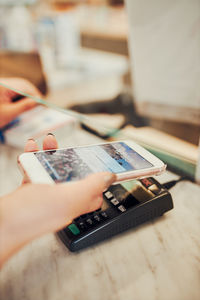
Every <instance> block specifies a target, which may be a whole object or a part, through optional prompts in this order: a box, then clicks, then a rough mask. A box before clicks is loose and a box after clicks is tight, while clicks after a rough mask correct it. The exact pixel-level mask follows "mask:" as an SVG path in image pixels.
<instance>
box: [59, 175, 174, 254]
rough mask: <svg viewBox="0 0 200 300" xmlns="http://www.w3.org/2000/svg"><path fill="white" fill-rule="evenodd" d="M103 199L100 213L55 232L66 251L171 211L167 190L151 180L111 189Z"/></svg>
mask: <svg viewBox="0 0 200 300" xmlns="http://www.w3.org/2000/svg"><path fill="white" fill-rule="evenodd" d="M103 199H104V200H103V205H102V207H101V209H99V210H97V211H95V212H92V213H88V214H85V215H82V216H80V217H79V218H77V219H75V220H74V221H73V222H72V223H71V224H69V225H68V226H67V227H66V228H64V229H63V230H61V231H59V232H58V235H59V237H60V238H61V240H62V241H63V243H64V244H65V245H66V246H67V247H68V248H69V250H71V251H78V250H81V249H83V248H86V247H89V246H91V245H94V244H96V243H99V242H101V241H103V240H105V239H108V238H110V237H113V236H114V235H116V234H118V233H121V232H123V231H126V230H128V229H130V228H133V227H135V226H137V225H139V224H142V223H144V222H146V221H149V220H151V219H153V218H156V217H159V216H162V215H163V214H164V213H165V212H167V211H168V210H170V209H172V208H173V202H172V197H171V195H170V193H169V192H168V190H167V189H165V188H164V187H163V186H162V185H161V184H160V183H159V182H157V181H156V180H155V179H154V178H152V177H150V178H144V179H141V180H132V181H127V182H123V183H120V184H117V185H112V186H110V187H109V189H108V190H107V191H105V192H104V194H103Z"/></svg>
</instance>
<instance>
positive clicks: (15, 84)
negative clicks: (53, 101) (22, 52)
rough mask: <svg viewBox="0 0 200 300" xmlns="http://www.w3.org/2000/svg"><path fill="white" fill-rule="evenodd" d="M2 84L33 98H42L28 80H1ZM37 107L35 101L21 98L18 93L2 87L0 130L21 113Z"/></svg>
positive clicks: (0, 93)
mask: <svg viewBox="0 0 200 300" xmlns="http://www.w3.org/2000/svg"><path fill="white" fill-rule="evenodd" d="M0 83H3V84H6V85H8V86H10V87H11V88H14V89H17V90H19V91H22V92H24V93H28V94H30V95H32V96H37V97H41V94H40V92H39V90H38V89H37V88H36V87H35V86H34V85H33V84H32V83H31V82H29V81H28V80H26V79H23V78H0ZM16 99H17V101H16ZM35 105H36V102H35V101H34V100H32V99H30V98H26V97H21V98H20V95H19V94H17V93H16V92H14V91H12V90H10V89H8V88H5V87H4V86H2V85H0V128H2V127H4V126H6V125H7V124H9V123H10V122H11V121H13V120H14V119H15V118H16V117H17V116H19V115H20V114H21V113H23V112H25V111H27V110H29V109H32V108H33V107H34V106H35Z"/></svg>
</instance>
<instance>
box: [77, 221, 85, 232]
mask: <svg viewBox="0 0 200 300" xmlns="http://www.w3.org/2000/svg"><path fill="white" fill-rule="evenodd" d="M78 227H79V228H80V229H81V231H85V230H86V229H87V226H86V225H85V223H84V222H79V223H78Z"/></svg>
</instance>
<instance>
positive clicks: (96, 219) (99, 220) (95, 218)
mask: <svg viewBox="0 0 200 300" xmlns="http://www.w3.org/2000/svg"><path fill="white" fill-rule="evenodd" d="M93 219H94V220H95V221H96V222H98V223H99V222H101V218H100V217H99V215H94V217H93Z"/></svg>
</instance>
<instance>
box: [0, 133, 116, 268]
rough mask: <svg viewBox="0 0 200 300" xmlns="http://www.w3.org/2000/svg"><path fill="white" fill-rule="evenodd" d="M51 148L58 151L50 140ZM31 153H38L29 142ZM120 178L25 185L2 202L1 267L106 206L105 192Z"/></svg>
mask: <svg viewBox="0 0 200 300" xmlns="http://www.w3.org/2000/svg"><path fill="white" fill-rule="evenodd" d="M47 139H48V143H49V145H48V147H47V145H46V144H45V143H44V144H45V145H44V148H45V149H47V148H55V143H56V141H55V138H54V137H53V136H48V137H47V138H46V140H47ZM26 150H27V151H35V150H37V145H36V144H35V142H34V141H33V140H29V142H28V144H27V146H26ZM114 181H116V175H114V174H112V173H108V172H103V173H97V174H94V175H90V176H89V177H87V178H86V179H83V180H80V181H77V182H71V183H62V184H53V185H50V184H49V185H48V184H29V183H27V184H24V185H22V186H21V187H20V188H19V189H18V190H16V191H15V192H13V193H11V194H9V195H6V196H4V197H3V198H2V199H0V245H1V246H0V265H2V264H3V263H4V262H5V261H6V260H7V259H8V258H9V257H10V256H11V255H13V254H14V253H15V252H16V251H18V250H19V249H20V248H21V247H22V246H24V245H25V244H27V243H28V242H30V241H31V240H33V239H35V238H36V237H39V236H41V235H43V234H45V233H49V232H55V231H57V230H59V229H61V228H63V227H65V226H66V225H67V224H68V223H70V222H71V220H73V219H74V218H76V217H78V216H80V215H82V214H85V213H87V212H91V211H94V210H96V209H98V208H99V207H101V205H102V200H103V199H102V192H103V191H104V190H105V189H107V188H108V187H109V186H110V185H111V184H112V183H113V182H114Z"/></svg>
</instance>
